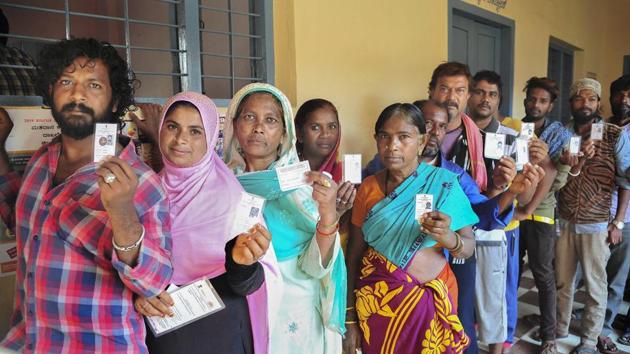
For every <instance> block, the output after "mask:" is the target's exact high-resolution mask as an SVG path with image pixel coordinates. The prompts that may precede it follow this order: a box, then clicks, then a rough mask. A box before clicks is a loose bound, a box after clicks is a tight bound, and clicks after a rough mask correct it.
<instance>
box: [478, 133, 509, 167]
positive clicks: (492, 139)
mask: <svg viewBox="0 0 630 354" xmlns="http://www.w3.org/2000/svg"><path fill="white" fill-rule="evenodd" d="M483 153H484V154H483V155H484V156H485V157H487V158H489V159H493V160H499V159H500V158H501V157H503V155H505V134H494V133H486V142H485V144H484V149H483Z"/></svg>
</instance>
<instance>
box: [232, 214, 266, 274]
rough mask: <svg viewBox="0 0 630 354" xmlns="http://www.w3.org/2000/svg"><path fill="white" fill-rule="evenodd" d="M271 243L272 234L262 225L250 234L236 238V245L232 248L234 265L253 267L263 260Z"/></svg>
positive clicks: (250, 231)
mask: <svg viewBox="0 0 630 354" xmlns="http://www.w3.org/2000/svg"><path fill="white" fill-rule="evenodd" d="M270 242H271V234H270V233H269V231H268V230H267V229H266V228H265V227H264V226H262V225H260V224H256V225H255V226H254V227H253V228H251V229H250V230H249V232H246V233H243V234H240V235H238V236H237V237H236V243H235V244H234V248H232V259H233V260H234V263H236V264H241V265H252V264H254V263H256V262H258V260H259V259H260V258H262V257H263V256H264V255H265V253H267V250H268V249H269V244H270Z"/></svg>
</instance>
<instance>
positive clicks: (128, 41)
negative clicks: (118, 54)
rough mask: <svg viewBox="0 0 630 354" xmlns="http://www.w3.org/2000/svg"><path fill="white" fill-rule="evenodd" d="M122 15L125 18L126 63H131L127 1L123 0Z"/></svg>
mask: <svg viewBox="0 0 630 354" xmlns="http://www.w3.org/2000/svg"><path fill="white" fill-rule="evenodd" d="M123 16H124V18H125V55H126V56H127V65H128V66H129V67H132V65H131V48H130V47H131V38H130V37H129V2H128V0H123Z"/></svg>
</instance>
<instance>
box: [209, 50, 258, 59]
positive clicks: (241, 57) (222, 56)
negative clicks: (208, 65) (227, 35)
mask: <svg viewBox="0 0 630 354" xmlns="http://www.w3.org/2000/svg"><path fill="white" fill-rule="evenodd" d="M201 55H207V56H210V57H221V58H234V59H246V60H263V59H265V58H264V57H248V56H244V55H229V54H220V53H212V52H201Z"/></svg>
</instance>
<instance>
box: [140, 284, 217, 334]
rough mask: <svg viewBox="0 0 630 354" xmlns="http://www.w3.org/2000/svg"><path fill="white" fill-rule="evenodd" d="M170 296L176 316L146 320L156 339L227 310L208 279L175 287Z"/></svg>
mask: <svg viewBox="0 0 630 354" xmlns="http://www.w3.org/2000/svg"><path fill="white" fill-rule="evenodd" d="M169 295H171V298H172V299H173V302H174V303H175V305H173V306H172V307H171V311H173V313H174V316H173V317H169V316H164V317H160V316H151V317H147V318H146V321H147V323H148V324H149V328H151V331H152V332H153V334H154V335H155V336H156V337H159V336H161V335H164V334H166V333H169V332H171V331H174V330H176V329H178V328H180V327H183V326H185V325H187V324H189V323H191V322H194V321H197V320H199V319H201V318H204V317H206V316H209V315H211V314H213V313H215V312H217V311H220V310H223V309H224V308H225V304H224V303H223V301H222V300H221V298H220V297H219V295H218V294H217V292H216V290H214V287H213V286H212V284H210V281H209V280H208V279H201V280H197V281H195V282H194V283H191V284H189V285H186V286H182V287H180V288H177V287H175V290H173V291H172V292H171V291H169Z"/></svg>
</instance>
